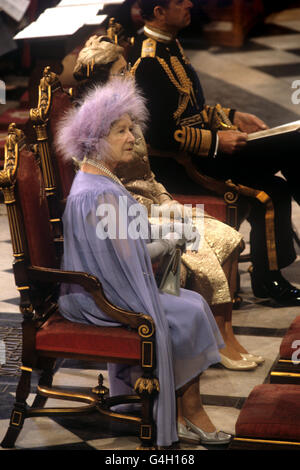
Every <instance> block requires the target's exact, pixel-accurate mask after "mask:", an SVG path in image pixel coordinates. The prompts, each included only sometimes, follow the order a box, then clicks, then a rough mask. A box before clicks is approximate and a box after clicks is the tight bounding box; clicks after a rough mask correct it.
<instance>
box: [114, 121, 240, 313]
mask: <svg viewBox="0 0 300 470" xmlns="http://www.w3.org/2000/svg"><path fill="white" fill-rule="evenodd" d="M135 134H136V142H135V149H134V157H133V159H132V160H131V161H130V162H127V163H126V164H122V163H120V164H119V166H118V168H117V171H116V174H117V176H118V177H119V179H120V180H121V182H122V183H123V184H124V186H125V187H126V189H127V190H128V191H129V192H130V193H131V194H132V196H133V197H134V198H135V199H136V200H137V201H138V202H139V203H140V204H143V205H145V206H146V207H147V210H148V213H149V215H150V213H151V205H152V204H163V203H165V202H167V201H170V200H172V199H173V198H172V196H171V194H169V193H168V191H167V190H166V188H165V187H164V186H163V185H162V184H160V183H159V182H157V181H156V179H155V175H154V174H153V172H152V171H151V168H150V163H149V159H148V154H147V146H146V142H145V140H144V137H143V134H142V132H141V130H140V129H136V130H135ZM174 202H175V201H174ZM150 221H151V222H154V221H153V220H151V219H150ZM196 226H197V222H196ZM203 228H204V234H203V235H204V237H203V238H202V243H201V245H200V248H199V250H198V252H196V253H193V252H188V253H184V254H183V255H182V269H181V271H182V274H181V285H182V287H186V288H189V289H191V290H194V291H196V292H199V293H200V294H201V295H202V296H203V297H204V298H205V300H206V301H207V302H208V303H209V304H210V305H215V304H222V303H227V302H231V301H232V299H231V295H230V290H229V285H228V281H227V278H226V276H225V273H224V271H223V269H222V265H223V263H224V262H225V261H226V259H227V258H228V257H229V256H230V254H231V253H232V252H233V251H234V250H235V249H236V248H237V246H238V245H239V244H240V242H241V240H242V236H241V235H240V233H239V232H237V231H236V230H234V229H233V228H231V227H230V226H228V225H226V224H224V223H222V222H220V221H218V220H217V219H215V218H214V217H211V216H210V215H208V214H207V213H205V212H204V227H200V226H199V227H198V230H199V232H200V233H201V232H203Z"/></svg>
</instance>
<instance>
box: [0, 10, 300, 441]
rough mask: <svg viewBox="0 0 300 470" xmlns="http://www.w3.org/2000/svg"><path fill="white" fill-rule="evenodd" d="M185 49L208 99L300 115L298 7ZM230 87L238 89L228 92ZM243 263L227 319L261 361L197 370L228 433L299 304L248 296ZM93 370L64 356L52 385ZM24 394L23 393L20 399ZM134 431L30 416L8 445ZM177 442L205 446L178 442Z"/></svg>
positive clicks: (7, 388)
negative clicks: (255, 29) (243, 33)
mask: <svg viewBox="0 0 300 470" xmlns="http://www.w3.org/2000/svg"><path fill="white" fill-rule="evenodd" d="M270 25H271V26H273V27H274V30H275V31H276V32H277V33H276V34H271V35H270V33H269V31H270V28H269V27H270ZM187 53H188V55H189V57H190V58H191V61H192V63H193V64H194V65H195V67H196V69H197V71H198V72H199V75H200V77H201V80H202V82H203V86H204V89H206V90H207V93H206V95H207V97H208V101H211V102H214V101H219V100H218V99H217V96H218V91H219V90H220V89H222V91H223V93H222V96H223V98H224V99H223V101H222V104H223V105H225V106H226V105H227V103H226V101H228V102H229V101H230V104H231V105H232V101H233V102H234V104H233V106H236V107H238V108H239V109H244V108H245V107H246V103H247V110H249V111H250V112H256V113H257V114H258V115H259V116H261V117H263V118H264V119H266V120H267V122H268V124H270V125H277V124H281V123H284V122H288V121H292V120H298V119H300V117H299V116H300V104H298V105H295V104H293V103H292V100H291V95H292V92H293V89H292V82H293V81H294V80H297V79H299V80H300V8H299V9H297V10H295V11H294V10H293V11H287V12H283V13H278V14H276V15H272V16H271V18H270V19H269V20H268V23H267V24H266V34H263V33H262V34H261V36H255V37H252V38H250V39H249V40H248V41H247V43H246V44H245V46H244V47H243V48H241V49H239V50H231V49H229V50H228V49H227V50H226V49H224V48H216V47H213V48H210V49H209V50H190V51H187ZM203 64H205V67H204V66H203ZM204 70H205V71H204ZM224 89H225V90H227V94H226V92H224ZM237 89H238V90H239V93H238V94H236V93H234V91H236V90H237ZM215 96H216V100H215ZM249 98H250V99H249ZM241 105H242V106H241ZM0 211H1V212H0V213H1V215H0V286H1V288H0V331H1V332H2V337H1V336H0V340H1V339H2V340H3V341H4V342H5V339H3V338H5V331H7V329H8V328H11V329H12V330H13V331H14V334H15V335H18V334H19V325H20V313H19V310H18V293H17V290H16V288H15V285H14V280H13V274H12V269H11V263H12V253H11V244H10V235H9V229H8V222H7V216H6V211H5V208H4V207H3V206H0ZM292 217H293V223H294V226H295V229H296V230H298V231H300V209H299V207H298V206H297V205H296V204H295V203H293V215H292ZM241 231H242V233H243V235H244V237H245V241H246V250H248V249H249V244H248V238H249V225H248V224H247V223H246V222H245V223H244V224H243V225H242V227H241ZM297 251H299V249H298V247H297ZM299 256H300V253H299ZM299 256H298V258H297V260H296V261H295V262H294V263H293V265H292V266H290V267H288V268H286V269H285V270H284V274H285V276H286V277H287V278H288V279H289V280H290V281H292V282H293V283H294V284H295V285H297V286H299V287H300V257H299ZM247 269H248V265H247V264H246V263H245V264H241V266H240V274H241V295H242V297H243V299H244V302H243V304H242V306H241V308H240V310H236V311H234V314H233V324H234V329H235V333H236V335H237V337H238V339H239V340H240V342H241V343H242V344H244V345H245V347H246V348H247V349H248V350H249V351H250V352H253V353H256V354H260V355H263V356H264V357H265V363H264V364H263V365H260V366H258V367H257V369H255V370H254V371H249V372H235V371H229V370H227V369H224V368H222V367H221V366H216V367H211V368H210V369H208V370H207V371H206V372H205V373H204V374H203V375H202V377H201V386H200V392H201V394H202V397H203V401H204V404H205V407H206V409H207V411H208V413H209V414H210V416H211V418H212V420H213V421H214V423H215V424H216V426H217V427H218V428H219V429H223V430H224V431H226V432H229V433H232V434H234V432H235V423H236V420H237V417H238V415H239V412H240V409H241V407H242V405H243V403H244V401H245V399H246V398H247V396H248V395H249V393H250V391H251V390H252V389H253V387H254V386H255V385H257V384H261V383H264V382H266V381H268V374H269V371H270V369H271V367H272V365H273V363H274V361H275V359H276V357H277V355H278V351H279V345H280V342H281V338H282V336H283V334H284V332H285V331H286V329H287V328H288V326H289V325H290V323H291V322H292V320H293V319H294V318H295V317H296V316H298V315H299V314H300V309H299V308H274V307H273V306H272V305H271V304H270V303H268V302H266V301H265V302H264V301H259V300H258V299H256V298H254V297H253V294H252V291H251V288H250V279H249V274H248V272H247ZM0 344H1V343H0ZM13 348H14V344H13V343H12V345H7V352H9V353H10V354H11V355H12V357H13V360H14V361H15V364H14V361H12V370H13V368H14V366H15V365H16V364H17V363H18V360H19V351H18V350H17V348H16V349H15V350H14V349H13ZM0 358H1V349H0ZM100 369H101V370H102V372H103V374H104V377H105V378H106V377H107V373H106V370H105V367H104V366H101V365H100ZM98 373H99V370H98V369H97V368H93V369H86V368H80V366H79V365H78V364H77V363H74V362H72V361H66V362H64V363H63V364H62V365H61V367H60V369H59V370H58V371H57V373H56V375H55V384H56V385H59V384H63V385H71V384H72V383H73V384H74V383H75V384H76V387H79V388H81V389H82V390H84V389H85V388H86V387H89V386H94V385H95V383H96V382H97V376H98ZM0 374H1V376H0V441H1V439H2V437H3V435H4V433H5V430H6V428H7V425H8V422H9V416H10V409H11V406H12V404H13V401H14V392H15V388H16V374H15V373H14V372H11V371H10V370H4V369H3V370H2V373H1V372H0ZM32 391H33V390H32ZM32 396H33V395H30V399H29V400H28V403H30V400H32ZM50 403H51V404H52V403H53V404H55V401H54V400H51V401H50V402H49V405H50ZM134 433H135V431H134V429H132V428H131V427H130V426H125V425H122V426H121V425H115V424H114V425H110V424H109V423H107V422H106V421H105V420H104V419H103V418H101V417H99V415H91V416H89V417H86V418H83V419H81V418H80V419H78V418H77V419H71V418H68V419H67V418H56V419H50V418H35V419H31V420H28V421H26V422H25V425H24V429H23V432H22V433H21V435H20V437H19V439H18V440H17V444H16V448H17V449H35V450H38V449H47V450H57V449H59V450H73V449H76V450H107V449H110V450H133V449H135V448H136V446H137V444H138V439H137V438H136V437H135V434H134ZM183 449H191V450H195V449H197V450H206V449H207V448H206V447H203V446H198V447H195V446H188V445H184V446H183ZM218 450H219V449H218Z"/></svg>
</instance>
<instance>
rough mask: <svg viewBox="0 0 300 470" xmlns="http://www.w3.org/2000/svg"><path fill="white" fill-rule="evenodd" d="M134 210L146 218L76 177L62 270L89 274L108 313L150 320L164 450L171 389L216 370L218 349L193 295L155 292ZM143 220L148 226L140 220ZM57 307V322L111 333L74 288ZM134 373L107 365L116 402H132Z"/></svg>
mask: <svg viewBox="0 0 300 470" xmlns="http://www.w3.org/2000/svg"><path fill="white" fill-rule="evenodd" d="M103 204H109V206H103ZM133 205H135V206H133ZM137 206H138V207H140V208H141V214H145V212H144V207H143V206H140V205H138V204H137V202H136V200H135V199H134V198H133V197H132V196H131V195H130V193H129V192H128V191H127V190H126V189H125V188H124V187H123V186H121V185H119V184H118V183H115V182H114V181H112V180H111V179H110V178H108V177H106V176H102V175H94V174H89V173H84V172H82V171H79V172H78V173H77V175H76V177H75V180H74V182H73V185H72V188H71V191H70V195H69V197H68V200H67V205H66V209H65V212H64V215H63V225H64V240H65V241H64V260H63V269H66V270H71V271H84V272H87V273H90V274H93V275H94V276H96V277H97V278H98V279H99V280H100V282H101V283H102V286H103V289H104V292H105V295H106V296H107V298H108V299H109V300H110V302H112V303H113V304H114V305H117V306H119V307H121V308H124V309H126V310H132V311H136V312H141V313H144V314H147V315H150V316H151V317H152V318H153V320H154V323H155V327H156V348H157V368H156V376H157V377H158V379H159V382H160V393H159V394H158V396H157V399H156V402H155V409H154V414H155V416H154V418H155V421H156V424H157V445H159V446H170V445H171V444H172V443H173V442H176V441H177V440H178V439H177V430H176V399H175V392H174V391H175V389H178V388H180V387H182V386H183V385H184V384H186V383H187V382H189V381H190V380H191V379H193V378H194V377H196V376H197V375H199V374H200V373H201V372H202V371H204V370H205V369H207V368H208V367H209V366H210V365H211V364H215V363H217V362H219V361H220V356H219V348H221V347H224V344H223V340H222V337H221V335H220V333H219V330H218V327H217V325H216V322H215V320H214V317H213V315H212V313H211V310H210V308H209V306H208V304H207V303H206V301H205V300H204V299H203V297H201V296H200V295H199V294H198V293H196V292H192V291H188V290H185V289H181V293H180V297H176V296H172V295H169V294H164V293H161V292H159V290H158V288H157V285H156V282H155V278H154V275H153V271H152V265H151V260H150V256H149V254H148V251H147V247H146V243H147V242H149V241H150V240H149V239H148V240H145V239H143V238H142V237H138V238H136V237H133V236H132V232H130V229H129V228H130V227H132V222H134V219H135V220H136V217H137V216H136V211H135V210H136V207H137ZM105 207H106V208H107V207H109V208H110V209H111V210H110V217H111V219H108V217H106V216H103V217H101V215H99V209H100V208H102V209H103V208H105ZM133 209H134V210H133ZM127 213H128V214H129V215H128V219H127V226H124V224H125V222H124V220H126V218H125V219H124V217H123V216H124V214H127ZM130 213H131V215H130ZM133 213H134V215H132V214H133ZM103 214H104V212H103V213H102V215H103ZM107 214H108V212H106V213H105V214H104V215H107ZM144 217H145V224H148V221H147V214H145V215H144ZM112 218H114V220H112ZM114 221H116V223H117V227H116V234H117V236H116V237H114V236H109V237H107V238H105V237H104V236H103V233H104V232H105V230H106V229H107V227H109V225H108V223H109V222H110V223H111V222H114ZM121 225H122V227H121ZM118 229H120V230H118ZM124 231H125V232H126V233H125V236H124ZM120 233H121V238H120ZM128 235H129V236H128ZM59 307H60V311H61V313H62V315H63V316H64V317H65V318H67V319H69V320H71V321H77V322H82V323H88V324H94V325H103V326H112V327H114V326H117V323H116V322H114V320H112V319H111V318H108V317H107V316H106V315H105V314H104V313H103V312H102V311H101V310H100V309H99V308H98V307H97V306H96V304H95V303H94V301H93V299H92V297H91V296H90V295H89V294H88V293H86V292H85V291H83V289H81V288H80V287H78V286H75V285H63V286H62V287H61V294H60V298H59ZM136 369H137V368H136V367H133V366H129V365H123V364H111V365H109V381H110V389H111V392H113V394H122V393H128V392H129V390H130V393H131V394H133V393H134V392H133V389H132V385H133V384H134V380H135V378H137V376H138V375H136V373H137V370H136Z"/></svg>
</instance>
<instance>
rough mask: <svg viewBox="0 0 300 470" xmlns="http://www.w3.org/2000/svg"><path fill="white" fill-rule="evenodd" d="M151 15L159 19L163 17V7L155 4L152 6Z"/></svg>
mask: <svg viewBox="0 0 300 470" xmlns="http://www.w3.org/2000/svg"><path fill="white" fill-rule="evenodd" d="M153 16H154V18H155V19H157V20H161V19H163V18H164V16H165V10H164V8H163V7H161V6H160V5H156V6H155V7H154V8H153Z"/></svg>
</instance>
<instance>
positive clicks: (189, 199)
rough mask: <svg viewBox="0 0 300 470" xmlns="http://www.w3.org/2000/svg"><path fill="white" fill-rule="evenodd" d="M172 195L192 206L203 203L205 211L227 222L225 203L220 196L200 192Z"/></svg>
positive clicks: (182, 202)
mask: <svg viewBox="0 0 300 470" xmlns="http://www.w3.org/2000/svg"><path fill="white" fill-rule="evenodd" d="M173 197H174V199H176V201H178V202H180V203H181V204H191V205H192V206H196V205H197V204H203V205H204V210H205V212H207V213H208V214H209V215H211V216H212V217H215V219H218V220H220V221H221V222H224V223H226V222H227V204H226V203H225V201H224V199H222V198H220V197H217V196H210V195H208V194H203V195H202V194H201V195H198V196H195V195H188V194H187V195H185V194H173Z"/></svg>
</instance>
